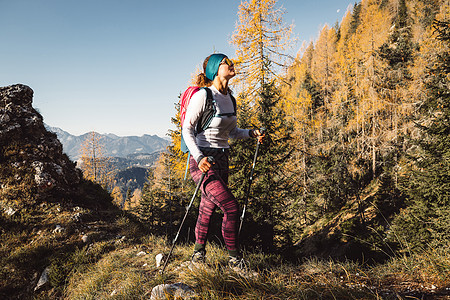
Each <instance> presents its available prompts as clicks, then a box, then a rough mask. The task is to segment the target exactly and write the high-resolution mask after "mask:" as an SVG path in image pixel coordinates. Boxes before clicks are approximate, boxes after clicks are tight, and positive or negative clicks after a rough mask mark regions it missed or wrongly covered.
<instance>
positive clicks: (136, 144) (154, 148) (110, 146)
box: [46, 125, 170, 161]
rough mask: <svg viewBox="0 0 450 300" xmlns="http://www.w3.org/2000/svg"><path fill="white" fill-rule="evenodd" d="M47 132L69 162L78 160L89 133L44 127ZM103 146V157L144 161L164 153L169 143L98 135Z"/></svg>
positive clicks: (147, 137)
mask: <svg viewBox="0 0 450 300" xmlns="http://www.w3.org/2000/svg"><path fill="white" fill-rule="evenodd" d="M46 128H47V130H49V131H51V132H54V133H56V135H57V136H58V139H59V140H60V142H61V143H62V144H63V149H64V152H65V153H66V154H67V155H68V156H69V157H70V159H71V160H74V161H76V160H78V159H79V158H80V156H81V155H80V148H81V145H82V144H83V142H84V141H85V140H86V138H87V137H88V136H89V133H85V134H83V135H79V136H76V135H72V134H70V133H68V132H66V131H64V130H62V129H61V128H57V127H51V126H48V125H46ZM99 135H100V136H101V143H102V144H103V146H104V151H105V153H104V155H105V156H108V157H116V158H131V157H133V158H134V159H135V158H138V159H139V158H141V159H144V160H146V159H147V158H149V157H152V158H154V157H155V154H156V153H157V152H161V151H164V150H165V149H166V147H167V146H168V145H169V144H170V141H168V140H166V139H163V138H161V137H159V136H156V135H148V134H144V135H143V136H140V137H139V136H123V137H121V136H117V135H114V134H99Z"/></svg>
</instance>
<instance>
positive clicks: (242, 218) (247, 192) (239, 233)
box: [238, 127, 266, 237]
mask: <svg viewBox="0 0 450 300" xmlns="http://www.w3.org/2000/svg"><path fill="white" fill-rule="evenodd" d="M259 131H260V133H261V135H263V134H264V133H265V132H266V128H264V127H261V128H260V129H259ZM260 144H261V143H260V141H259V140H258V142H257V143H256V150H255V156H254V157H253V164H252V170H251V171H250V179H249V182H248V186H247V191H246V193H245V203H244V208H243V209H242V214H241V222H240V224H239V231H238V237H239V236H240V235H241V230H242V223H244V217H245V211H246V210H247V205H248V197H249V196H250V186H251V185H252V181H253V172H254V171H255V164H256V158H257V157H258V150H259V145H260Z"/></svg>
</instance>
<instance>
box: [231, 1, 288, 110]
mask: <svg viewBox="0 0 450 300" xmlns="http://www.w3.org/2000/svg"><path fill="white" fill-rule="evenodd" d="M276 3H277V1H276V0H248V1H243V2H242V3H241V5H240V6H239V11H238V21H237V24H236V30H235V32H234V33H233V35H232V38H231V44H232V45H234V46H235V47H236V49H237V50H236V58H235V63H236V68H237V70H238V75H237V78H236V80H235V81H236V82H235V85H236V86H237V87H238V91H239V92H240V93H241V94H243V95H245V98H246V99H248V101H249V102H250V103H255V102H257V101H258V100H257V99H258V97H260V94H261V88H262V87H263V86H264V85H265V84H268V83H271V81H272V79H274V78H281V77H280V75H279V74H280V72H279V70H280V67H284V66H286V59H288V58H289V56H288V55H286V54H285V53H286V52H287V51H288V50H289V49H291V46H292V42H293V40H292V39H291V35H292V27H293V26H292V25H291V26H288V25H285V24H284V23H283V15H284V13H285V11H284V9H283V8H277V7H276Z"/></svg>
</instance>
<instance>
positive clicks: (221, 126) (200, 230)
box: [182, 53, 264, 267]
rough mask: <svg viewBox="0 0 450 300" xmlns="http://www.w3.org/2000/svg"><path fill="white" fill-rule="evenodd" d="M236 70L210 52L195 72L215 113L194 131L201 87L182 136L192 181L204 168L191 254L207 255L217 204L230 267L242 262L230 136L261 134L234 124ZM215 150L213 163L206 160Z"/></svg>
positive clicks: (201, 104)
mask: <svg viewBox="0 0 450 300" xmlns="http://www.w3.org/2000/svg"><path fill="white" fill-rule="evenodd" d="M235 75H236V73H235V70H234V64H233V62H232V61H231V60H230V59H229V58H228V57H227V56H226V55H224V54H220V53H216V54H212V55H210V56H208V57H207V58H206V59H205V61H204V62H203V72H202V73H200V74H199V75H198V76H197V85H198V86H202V87H208V88H209V89H210V90H211V92H212V96H213V100H214V101H213V103H214V105H215V107H216V112H217V114H216V115H215V116H214V118H213V119H212V121H211V123H210V125H209V127H208V128H207V129H205V130H204V131H202V132H200V133H199V134H197V135H196V134H195V128H196V125H197V122H199V120H200V117H201V115H202V113H203V110H204V107H205V102H206V98H207V92H206V90H205V89H201V90H200V91H198V92H197V93H195V94H194V95H193V96H192V98H191V100H190V103H189V106H188V108H187V111H186V117H185V120H184V123H183V126H182V128H183V131H182V134H183V138H184V141H185V143H186V145H187V147H188V148H189V151H190V153H191V157H190V172H191V176H192V178H193V179H194V181H195V182H196V183H198V181H199V179H200V177H201V175H202V173H207V174H206V176H205V178H204V181H203V184H202V187H201V190H202V197H201V201H200V207H199V215H198V219H197V224H196V227H195V238H196V242H195V247H194V254H193V256H192V260H193V261H194V262H204V261H205V254H206V250H205V244H206V238H207V234H208V228H209V222H210V218H211V215H212V213H213V211H214V209H215V207H216V206H218V207H219V208H220V209H221V210H222V211H223V213H224V216H223V220H222V235H223V238H224V241H225V245H226V247H227V250H228V254H229V256H230V258H229V264H230V266H231V267H236V266H239V265H240V262H241V256H240V252H239V248H238V241H237V225H238V221H239V207H238V203H237V201H236V198H235V197H234V196H233V194H232V193H231V192H230V190H229V188H228V154H229V147H230V146H229V144H228V139H229V138H234V139H247V138H250V137H254V138H258V139H259V140H260V141H262V138H263V137H264V136H263V135H261V133H260V131H259V130H248V129H241V128H238V127H237V119H236V114H235V108H234V105H233V100H232V96H231V90H230V89H229V88H228V83H229V81H230V79H231V78H233V77H234V76H235ZM208 156H213V157H214V159H215V163H214V164H213V165H212V164H210V163H209V162H208V160H207V157H208Z"/></svg>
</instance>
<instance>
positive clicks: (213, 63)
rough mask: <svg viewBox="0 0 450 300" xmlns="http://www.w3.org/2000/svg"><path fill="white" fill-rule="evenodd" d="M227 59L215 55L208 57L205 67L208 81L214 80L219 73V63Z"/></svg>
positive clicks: (217, 54)
mask: <svg viewBox="0 0 450 300" xmlns="http://www.w3.org/2000/svg"><path fill="white" fill-rule="evenodd" d="M225 57H227V56H226V55H225V54H221V53H215V54H213V55H211V56H210V57H209V60H208V64H207V65H206V70H205V75H206V78H208V79H209V80H214V78H215V77H216V76H217V72H218V71H219V65H220V62H221V61H222V60H223V59H224V58H225Z"/></svg>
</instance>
